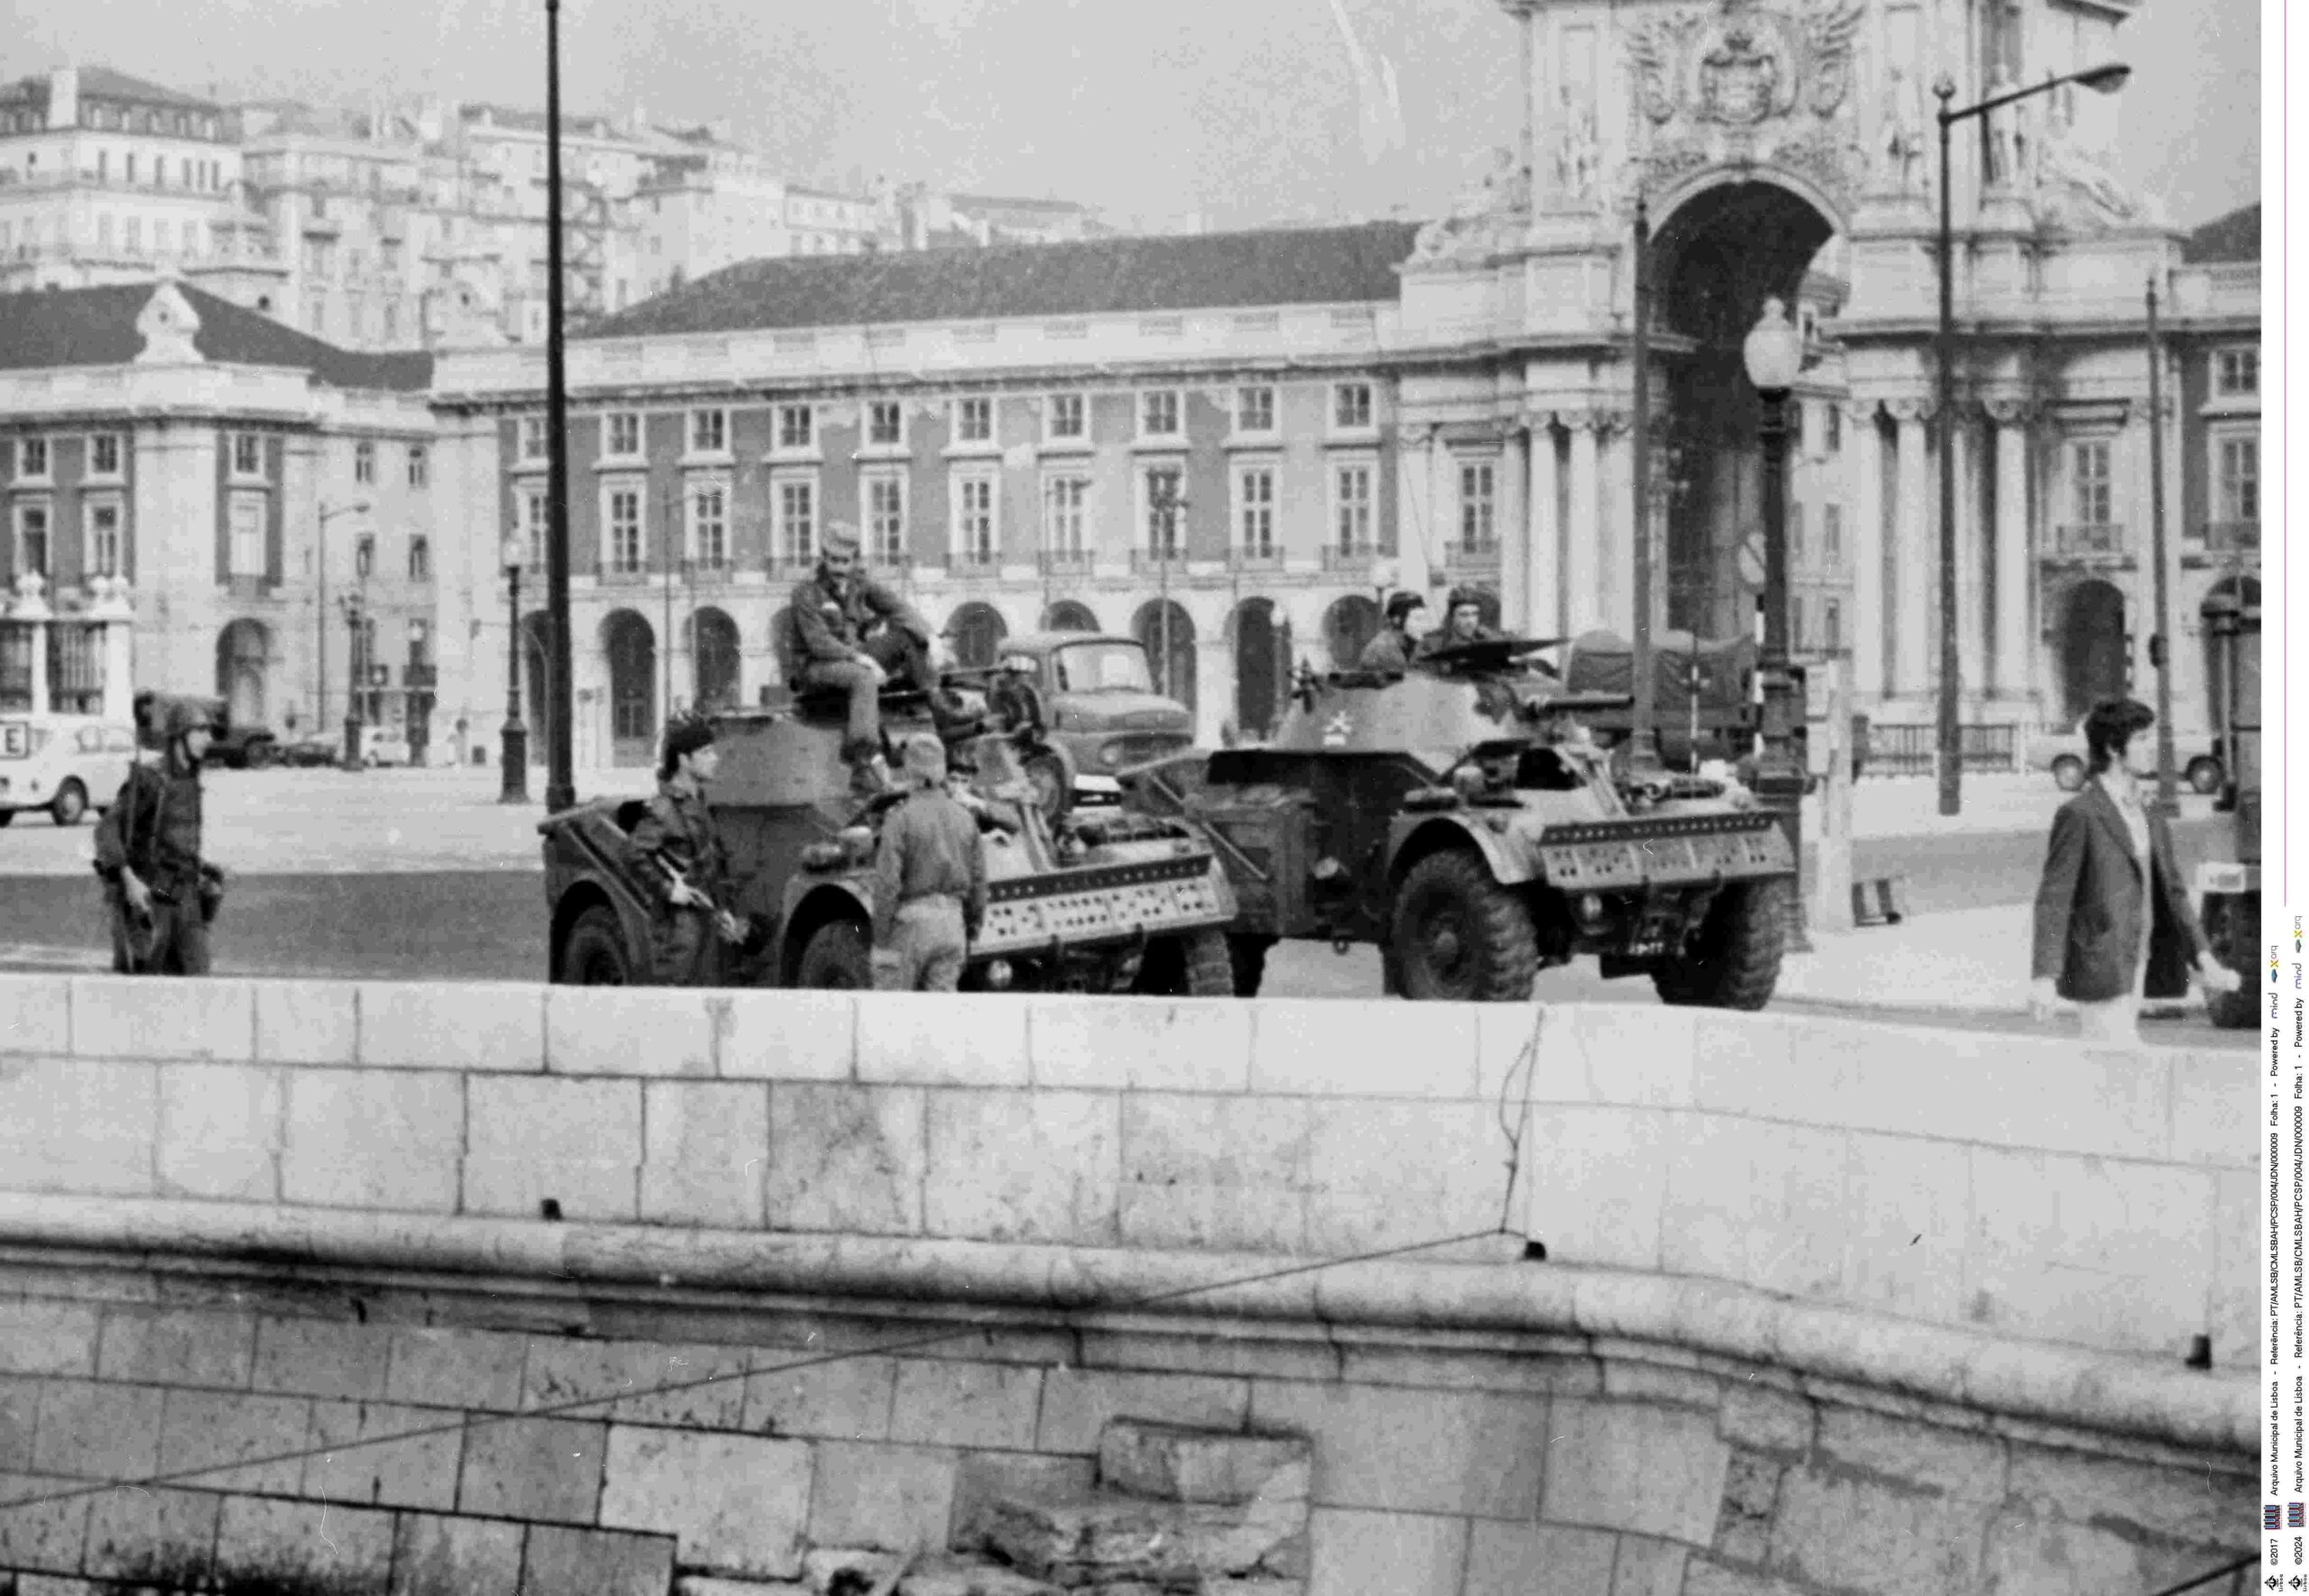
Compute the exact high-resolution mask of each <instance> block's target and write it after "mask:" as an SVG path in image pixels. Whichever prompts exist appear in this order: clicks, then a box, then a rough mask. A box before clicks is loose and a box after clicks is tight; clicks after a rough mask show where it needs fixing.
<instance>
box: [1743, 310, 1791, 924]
mask: <svg viewBox="0 0 2309 1596" xmlns="http://www.w3.org/2000/svg"><path fill="white" fill-rule="evenodd" d="M1740 353H1741V356H1742V358H1743V362H1745V364H1746V366H1747V368H1748V381H1750V382H1751V383H1752V384H1754V386H1755V390H1756V395H1757V397H1758V398H1759V399H1762V401H1763V419H1762V425H1761V426H1760V427H1759V428H1758V432H1759V434H1760V436H1762V442H1763V494H1762V498H1763V507H1762V508H1763V522H1764V601H1763V604H1764V643H1763V654H1762V658H1760V659H1759V660H1758V661H1757V663H1756V668H1757V670H1758V671H1759V673H1761V674H1762V677H1763V700H1764V702H1763V725H1762V734H1763V748H1762V752H1761V754H1760V756H1759V757H1758V759H1757V761H1756V796H1757V797H1758V798H1759V799H1761V800H1762V802H1763V803H1765V805H1766V806H1767V807H1769V808H1771V809H1772V810H1775V811H1777V812H1778V813H1779V815H1780V826H1781V828H1782V829H1783V830H1785V831H1786V832H1787V833H1788V846H1789V849H1790V850H1791V851H1792V852H1793V853H1794V854H1795V856H1796V861H1797V871H1798V890H1797V892H1796V894H1795V895H1794V897H1793V898H1792V899H1791V901H1790V903H1789V927H1788V929H1789V943H1790V945H1791V946H1793V947H1795V948H1797V949H1803V948H1804V947H1805V946H1806V942H1805V937H1804V894H1803V890H1802V879H1803V876H1802V871H1803V860H1804V762H1803V759H1802V757H1800V756H1799V755H1798V752H1797V747H1798V744H1797V734H1798V727H1797V717H1798V714H1799V713H1800V708H1799V706H1798V703H1797V702H1796V700H1797V691H1796V678H1795V672H1794V670H1793V669H1792V668H1791V666H1790V665H1789V657H1788V391H1789V389H1791V388H1793V387H1795V386H1796V379H1797V377H1798V375H1799V374H1800V373H1801V372H1802V371H1803V370H1804V335H1803V333H1802V331H1801V330H1800V329H1798V326H1797V325H1796V323H1795V322H1794V321H1793V320H1792V319H1791V318H1790V317H1789V314H1788V307H1787V306H1786V305H1785V304H1784V303H1782V302H1781V301H1780V300H1779V299H1766V300H1765V301H1764V313H1763V317H1762V320H1760V321H1758V322H1757V323H1756V325H1755V327H1754V329H1753V330H1752V331H1751V332H1750V333H1749V334H1748V338H1747V342H1746V343H1745V344H1743V345H1742V346H1741V351H1740Z"/></svg>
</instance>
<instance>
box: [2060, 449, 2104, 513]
mask: <svg viewBox="0 0 2309 1596" xmlns="http://www.w3.org/2000/svg"><path fill="white" fill-rule="evenodd" d="M2068 477H2069V492H2070V503H2071V504H2072V505H2073V506H2074V510H2075V515H2076V524H2077V525H2078V526H2080V527H2105V526H2108V525H2109V524H2110V519H2109V517H2110V506H2111V502H2112V500H2111V482H2110V481H2109V445H2108V444H2107V442H2106V441H2105V440H2100V439H2096V440H2094V441H2093V442H2091V443H2081V444H2071V445H2069V446H2068Z"/></svg>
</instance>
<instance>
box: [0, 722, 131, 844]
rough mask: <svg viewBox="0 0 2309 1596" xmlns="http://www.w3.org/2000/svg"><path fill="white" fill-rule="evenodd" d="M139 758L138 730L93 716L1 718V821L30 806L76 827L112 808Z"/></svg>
mask: <svg viewBox="0 0 2309 1596" xmlns="http://www.w3.org/2000/svg"><path fill="white" fill-rule="evenodd" d="M135 759H136V729H135V728H134V727H133V726H131V725H129V724H128V723H127V722H125V721H107V720H101V719H99V718H97V717H96V716H94V715H26V716H23V717H20V718H18V719H14V720H0V826H5V825H6V824H7V823H8V822H9V821H13V820H14V819H15V818H16V816H17V815H19V814H21V813H23V812H27V811H31V810H42V811H45V812H47V814H48V816H49V818H50V819H51V820H52V821H55V822H56V823H57V824H58V825H60V826H77V825H78V824H79V823H80V821H81V817H83V816H84V815H86V814H87V812H88V811H89V810H91V809H95V810H98V811H103V810H106V809H109V808H111V807H112V801H113V799H114V797H115V795H116V794H117V793H119V792H120V787H121V784H122V783H123V782H125V781H126V780H127V779H128V767H129V766H131V765H132V764H133V763H134V762H135Z"/></svg>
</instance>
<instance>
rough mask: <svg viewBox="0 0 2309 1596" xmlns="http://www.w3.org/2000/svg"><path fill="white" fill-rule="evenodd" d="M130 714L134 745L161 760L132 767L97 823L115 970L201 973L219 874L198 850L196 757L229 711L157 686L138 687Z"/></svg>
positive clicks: (220, 886) (219, 893)
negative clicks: (144, 689)
mask: <svg viewBox="0 0 2309 1596" xmlns="http://www.w3.org/2000/svg"><path fill="white" fill-rule="evenodd" d="M134 713H135V717H136V738H137V741H138V743H139V744H140V745H142V746H143V747H144V748H148V749H157V750H158V751H159V753H160V758H159V759H158V760H157V761H152V762H147V761H144V760H141V759H140V760H139V761H137V762H136V763H135V764H134V765H132V766H129V770H128V779H127V780H126V781H125V782H124V783H122V784H121V788H120V795H119V796H118V797H117V798H115V800H114V801H113V805H112V808H111V809H110V810H108V811H106V814H105V818H104V821H103V823H102V824H101V825H99V826H98V827H97V843H96V868H97V876H98V878H99V879H101V880H102V881H103V882H104V884H105V899H106V906H107V907H108V908H109V909H110V911H111V915H112V968H113V969H114V970H115V972H117V973H118V974H121V975H124V976H140V975H153V976H205V975H207V973H208V926H209V922H212V921H214V920H215V919H216V911H217V909H218V908H219V907H221V906H222V904H223V903H224V896H225V873H224V872H223V871H222V870H219V869H217V868H216V867H215V866H214V865H210V864H208V863H207V862H205V861H204V860H203V859H202V858H201V857H200V840H201V815H200V800H201V793H200V762H201V760H202V759H203V758H204V757H207V752H208V744H209V740H210V739H211V738H213V737H215V736H216V734H217V733H219V732H221V731H223V730H224V729H225V726H226V725H227V723H228V718H227V716H226V713H225V706H224V705H223V704H221V703H219V702H216V700H214V699H206V698H180V697H173V696H170V695H166V694H161V693H139V694H138V695H137V697H136V703H135V711H134Z"/></svg>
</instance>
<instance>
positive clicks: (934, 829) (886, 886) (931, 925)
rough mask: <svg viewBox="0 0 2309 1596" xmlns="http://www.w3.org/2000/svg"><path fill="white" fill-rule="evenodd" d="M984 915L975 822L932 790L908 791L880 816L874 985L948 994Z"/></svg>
mask: <svg viewBox="0 0 2309 1596" xmlns="http://www.w3.org/2000/svg"><path fill="white" fill-rule="evenodd" d="M941 763H942V764H943V760H942V761H941ZM908 766H909V768H918V767H916V766H915V761H914V760H913V759H911V758H909V760H908ZM985 919H986V851H985V847H984V844H982V843H981V842H980V839H979V829H978V821H976V820H975V819H974V818H973V817H972V816H971V812H969V811H968V810H966V809H964V808H963V807H962V806H961V804H959V803H955V802H954V800H953V799H952V798H950V797H948V796H947V795H946V793H944V792H943V791H941V790H939V789H938V788H936V787H928V788H925V789H923V790H921V791H918V792H915V793H912V794H910V795H909V796H907V797H906V799H905V800H903V801H902V802H901V803H898V804H897V806H896V807H894V808H893V809H891V810H890V812H888V814H886V815H885V816H883V818H882V834H881V839H880V841H879V845H878V847H877V849H876V856H875V860H874V951H875V954H876V959H875V967H876V968H875V971H874V977H875V979H874V985H875V987H876V989H877V990H879V991H889V992H952V991H953V990H954V989H955V987H956V986H957V985H958V984H959V983H960V981H961V974H962V964H963V962H964V960H965V959H967V958H968V957H969V952H970V940H971V938H972V937H975V936H976V935H977V934H978V931H979V928H980V925H981V924H982V923H983V922H984V921H985Z"/></svg>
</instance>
